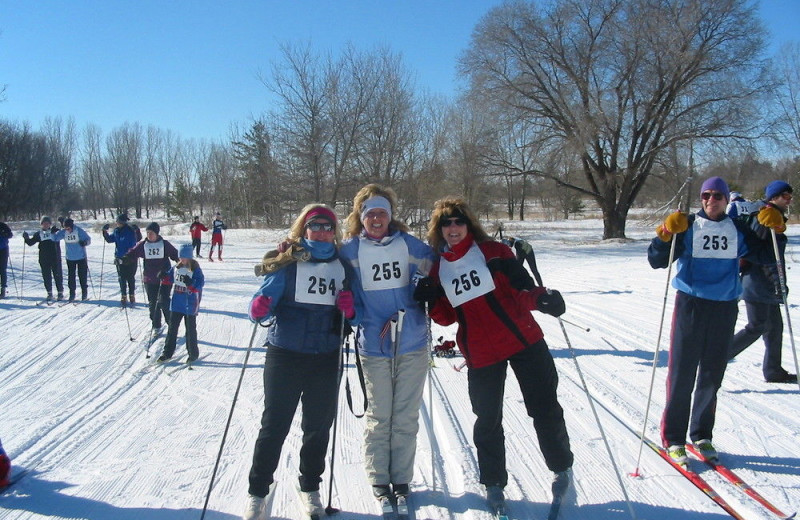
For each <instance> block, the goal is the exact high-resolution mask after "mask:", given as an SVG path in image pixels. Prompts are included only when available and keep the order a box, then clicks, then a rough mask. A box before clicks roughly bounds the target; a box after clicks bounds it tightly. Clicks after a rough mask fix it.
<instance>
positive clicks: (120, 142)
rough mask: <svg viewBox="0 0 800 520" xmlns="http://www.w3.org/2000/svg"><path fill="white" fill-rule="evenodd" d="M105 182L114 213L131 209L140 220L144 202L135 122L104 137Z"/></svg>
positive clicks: (140, 139)
mask: <svg viewBox="0 0 800 520" xmlns="http://www.w3.org/2000/svg"><path fill="white" fill-rule="evenodd" d="M106 157H107V168H106V172H105V173H106V181H107V183H108V186H109V189H110V190H111V194H112V201H111V202H112V204H113V205H114V207H115V208H116V210H117V212H119V213H124V212H127V211H128V209H129V208H131V207H132V208H134V209H135V211H136V218H142V208H143V205H144V204H143V200H144V173H143V133H142V128H141V126H139V124H138V123H134V124H130V123H125V124H124V125H122V126H120V127H118V128H115V129H114V130H112V131H111V133H110V134H109V135H108V137H107V138H106Z"/></svg>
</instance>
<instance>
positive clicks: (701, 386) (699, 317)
mask: <svg viewBox="0 0 800 520" xmlns="http://www.w3.org/2000/svg"><path fill="white" fill-rule="evenodd" d="M738 312H739V307H738V302H737V301H736V300H731V301H715V300H706V299H703V298H695V297H694V296H689V295H688V294H686V293H683V292H680V291H678V293H677V295H676V296H675V310H674V312H673V315H672V342H671V345H670V350H669V368H668V369H667V370H668V372H667V401H666V404H665V406H664V415H663V416H662V418H661V441H662V442H663V444H664V446H666V447H669V446H672V445H675V444H678V445H683V444H684V443H685V442H686V432H687V430H688V432H689V437H690V438H691V440H692V441H699V440H702V439H708V440H711V439H712V434H713V429H714V420H715V418H716V410H717V391H718V390H719V387H720V386H721V385H722V378H723V377H724V376H725V367H726V366H727V364H728V351H729V349H730V346H731V342H732V340H733V328H734V326H735V325H736V315H737V314H738ZM693 393H694V397H693V396H692V394H693Z"/></svg>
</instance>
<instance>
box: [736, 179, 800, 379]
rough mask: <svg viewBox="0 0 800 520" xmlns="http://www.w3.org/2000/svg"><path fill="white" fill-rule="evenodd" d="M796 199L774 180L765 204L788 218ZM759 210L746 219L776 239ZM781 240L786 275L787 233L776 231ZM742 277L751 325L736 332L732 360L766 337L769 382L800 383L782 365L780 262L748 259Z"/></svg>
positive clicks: (763, 367)
mask: <svg viewBox="0 0 800 520" xmlns="http://www.w3.org/2000/svg"><path fill="white" fill-rule="evenodd" d="M791 202H792V187H791V186H790V185H789V183H787V182H785V181H780V180H777V181H773V182H771V183H769V184H768V185H767V187H766V189H765V190H764V201H763V202H762V206H769V207H771V208H774V209H776V210H777V211H779V212H780V214H781V216H782V218H783V220H784V221H786V211H787V210H788V209H789V204H791ZM758 214H759V213H758V212H755V213H751V214H749V215H744V216H743V218H744V219H745V222H746V223H747V224H748V225H749V226H750V227H752V228H754V229H755V231H756V232H761V233H763V234H764V235H765V236H762V237H761V238H763V239H765V240H770V241H771V240H772V237H771V236H767V233H768V230H766V229H765V228H764V227H763V226H760V225H759V223H758ZM775 238H776V240H777V242H778V253H779V254H780V257H781V258H780V260H781V267H783V269H784V277H783V278H784V280H785V279H786V273H785V269H786V262H785V258H784V254H785V251H786V242H787V238H786V235H785V234H783V233H780V234H777V235H775ZM739 269H740V273H741V277H742V288H743V293H742V299H743V300H744V303H745V308H746V309H747V325H745V327H744V329H742V330H740V331H739V332H737V333H736V335H734V336H733V343H731V349H730V353H729V360H730V359H733V358H734V357H736V356H737V355H739V354H740V353H741V352H742V351H744V349H746V348H747V347H749V346H750V345H752V344H753V343H754V342H755V341H756V340H757V339H758V338H759V337H760V338H762V339H763V340H764V347H765V350H764V360H763V362H762V364H761V370H762V373H763V375H764V380H765V381H766V382H768V383H797V374H790V373H789V372H788V371H786V370H785V369H784V368H783V367H782V366H781V351H782V350H783V318H782V316H781V305H783V287H782V286H781V279H780V276H779V274H778V266H777V264H775V263H772V264H770V265H755V264H752V263H750V262H748V261H747V260H742V262H740V264H739Z"/></svg>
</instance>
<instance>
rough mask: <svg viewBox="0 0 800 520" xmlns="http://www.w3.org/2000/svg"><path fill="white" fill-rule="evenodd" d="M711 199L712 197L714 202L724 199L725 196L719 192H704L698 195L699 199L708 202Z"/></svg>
mask: <svg viewBox="0 0 800 520" xmlns="http://www.w3.org/2000/svg"><path fill="white" fill-rule="evenodd" d="M711 197H714V200H722V199H723V198H725V195H723V194H722V193H719V192H716V193H711V192H710V191H704V192H703V193H701V194H700V198H701V199H703V200H708V199H710V198H711Z"/></svg>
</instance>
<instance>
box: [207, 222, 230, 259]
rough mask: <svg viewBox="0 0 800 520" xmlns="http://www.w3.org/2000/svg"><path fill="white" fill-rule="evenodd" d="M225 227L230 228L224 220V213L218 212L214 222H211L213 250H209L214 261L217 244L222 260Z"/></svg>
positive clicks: (209, 255)
mask: <svg viewBox="0 0 800 520" xmlns="http://www.w3.org/2000/svg"><path fill="white" fill-rule="evenodd" d="M224 229H228V226H226V225H225V222H223V221H222V215H220V214H219V213H217V214H216V217H215V218H214V222H212V223H211V250H210V251H209V252H208V259H209V260H211V261H212V262H213V261H214V259H213V258H212V257H213V256H214V246H215V245H216V246H219V249H218V250H217V258H218V259H219V260H220V261H222V231H223V230H224Z"/></svg>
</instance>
